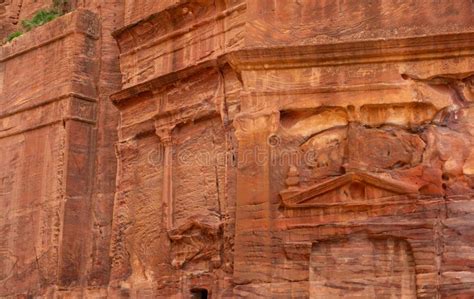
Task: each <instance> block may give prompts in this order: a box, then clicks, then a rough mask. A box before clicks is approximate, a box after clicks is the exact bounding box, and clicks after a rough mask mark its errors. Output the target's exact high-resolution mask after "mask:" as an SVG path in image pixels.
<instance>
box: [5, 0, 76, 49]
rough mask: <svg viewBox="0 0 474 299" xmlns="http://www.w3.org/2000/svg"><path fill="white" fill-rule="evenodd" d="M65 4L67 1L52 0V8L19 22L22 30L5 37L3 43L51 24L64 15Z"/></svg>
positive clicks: (39, 11)
mask: <svg viewBox="0 0 474 299" xmlns="http://www.w3.org/2000/svg"><path fill="white" fill-rule="evenodd" d="M67 3H68V0H54V1H53V5H52V8H50V9H40V10H38V11H37V12H36V13H35V15H34V16H33V17H32V18H31V19H29V20H23V21H21V25H22V27H23V30H18V31H15V32H12V33H10V34H9V35H8V36H7V38H6V41H5V43H8V42H11V41H12V40H14V39H15V38H17V37H19V36H21V35H22V34H23V33H24V32H28V31H30V30H32V29H33V28H36V27H39V26H42V25H44V24H46V23H48V22H51V21H52V20H54V19H56V18H57V17H60V16H62V15H63V14H64V13H66V5H67Z"/></svg>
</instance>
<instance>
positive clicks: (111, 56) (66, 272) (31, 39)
mask: <svg viewBox="0 0 474 299" xmlns="http://www.w3.org/2000/svg"><path fill="white" fill-rule="evenodd" d="M13 2H14V1H13ZM80 2H81V3H76V2H74V1H71V2H69V5H70V6H71V7H72V8H74V9H75V10H74V12H72V13H70V14H67V15H65V16H62V17H61V18H59V19H57V20H54V21H53V22H50V23H48V24H46V25H43V26H41V27H39V28H37V29H34V30H32V31H31V32H28V33H25V34H24V35H23V36H22V37H20V38H17V39H16V40H15V41H13V42H11V43H8V44H6V45H4V46H3V47H1V49H0V57H1V58H0V59H1V62H0V70H1V72H0V94H1V96H0V98H1V99H2V101H3V105H2V108H1V116H0V124H1V125H0V127H1V131H2V133H1V137H0V138H1V139H0V144H1V145H2V148H4V149H5V150H4V151H2V152H3V155H2V156H1V159H0V160H1V163H2V165H3V166H4V167H2V169H3V170H2V175H1V177H2V187H1V190H2V192H1V195H0V196H1V198H2V202H3V203H4V206H2V211H4V213H2V218H1V219H2V221H1V223H0V225H1V229H2V234H1V246H0V252H2V255H1V266H0V273H2V277H1V279H0V296H16V295H25V296H26V295H29V296H44V297H50V296H56V295H60V296H78V295H80V294H83V293H84V292H86V293H85V294H89V295H87V296H98V295H100V294H103V293H104V291H105V293H106V287H107V285H108V281H109V272H110V258H109V254H108V252H109V244H110V232H111V219H112V209H113V198H114V195H115V173H116V158H115V149H114V144H115V141H116V139H117V133H116V126H117V121H118V118H117V111H116V109H115V108H114V107H113V106H112V104H111V102H110V101H109V95H110V93H112V92H115V91H117V90H119V89H120V85H121V84H120V71H119V69H118V60H117V55H118V54H117V52H118V48H117V46H116V43H115V41H114V39H113V38H112V36H111V32H112V31H113V30H115V29H116V28H118V27H119V26H121V22H122V18H123V16H122V8H123V7H122V6H121V5H120V3H119V2H120V1H109V3H102V2H103V1H100V2H101V3H99V1H95V2H94V1H90V2H89V1H80ZM4 4H6V5H10V8H11V7H12V6H11V5H13V4H14V3H10V2H8V1H6V2H5V3H4ZM105 4H107V5H105ZM50 5H51V3H50V1H34V3H33V2H32V3H30V2H28V1H23V3H22V5H21V7H20V10H19V12H20V14H19V15H20V20H21V19H24V18H26V17H29V16H30V15H31V14H33V13H34V12H35V11H36V10H37V9H38V8H40V7H44V8H47V7H50ZM102 5H105V7H103V6H102ZM84 8H85V9H87V10H84ZM7 9H8V7H7ZM27 15H28V16H27ZM22 16H23V17H22ZM99 18H104V20H100V19H99ZM9 21H10V20H9V19H8V18H6V19H3V18H2V17H0V24H2V25H8V22H9ZM86 290H87V291H86ZM54 294H56V295H54ZM15 298H16V297H15Z"/></svg>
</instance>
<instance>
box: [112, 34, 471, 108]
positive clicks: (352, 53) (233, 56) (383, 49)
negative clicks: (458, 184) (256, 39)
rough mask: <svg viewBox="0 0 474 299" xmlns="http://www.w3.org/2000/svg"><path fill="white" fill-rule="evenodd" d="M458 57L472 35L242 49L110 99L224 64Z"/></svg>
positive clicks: (247, 66)
mask: <svg viewBox="0 0 474 299" xmlns="http://www.w3.org/2000/svg"><path fill="white" fill-rule="evenodd" d="M462 56H474V32H467V33H453V34H443V35H433V36H418V37H409V38H398V39H376V40H364V41H352V42H341V43H333V44H317V45H309V46H307V45H305V46H291V47H283V48H281V47H275V48H253V49H245V48H244V49H240V50H236V51H233V52H231V53H226V54H223V55H220V56H219V57H217V58H216V59H211V60H207V61H205V62H202V63H199V64H196V65H192V66H190V67H187V68H185V69H182V70H178V71H176V72H172V73H169V74H165V75H162V76H158V77H155V78H152V79H150V80H148V81H146V82H144V83H140V84H137V85H135V86H131V87H129V88H126V89H123V90H122V91H120V92H118V93H115V94H113V95H112V96H111V99H112V101H113V103H114V104H115V105H117V106H120V105H121V104H123V103H125V102H126V101H127V100H128V99H131V98H134V97H136V96H139V95H140V94H143V93H147V92H150V91H156V90H158V89H160V88H163V87H164V86H166V85H169V84H172V83H174V82H176V81H178V80H183V79H185V78H187V77H190V76H192V75H195V74H196V73H199V72H201V71H203V70H205V69H209V68H216V69H220V68H222V67H223V66H224V65H230V66H231V67H232V68H233V69H234V70H235V71H236V72H237V73H240V72H242V71H245V70H258V69H278V68H301V67H313V66H328V65H344V64H360V63H381V62H390V61H392V62H396V61H411V60H423V59H435V58H443V59H446V58H449V57H462Z"/></svg>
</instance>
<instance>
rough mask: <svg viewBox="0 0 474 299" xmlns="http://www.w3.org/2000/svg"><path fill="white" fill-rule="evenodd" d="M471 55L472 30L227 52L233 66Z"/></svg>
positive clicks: (473, 48)
mask: <svg viewBox="0 0 474 299" xmlns="http://www.w3.org/2000/svg"><path fill="white" fill-rule="evenodd" d="M471 55H474V32H465V33H452V34H440V35H429V36H426V35H424V36H413V37H407V38H393V39H372V40H358V41H347V42H340V43H330V44H315V45H305V46H290V47H275V48H251V49H249V48H246V49H242V50H238V51H235V52H232V53H229V54H227V57H226V60H227V62H228V63H229V64H230V65H231V66H233V67H234V68H235V69H237V70H239V71H242V70H250V69H278V68H296V67H308V66H327V65H344V64H359V63H378V62H388V61H409V60H422V59H434V58H443V59H446V58H449V57H461V56H471Z"/></svg>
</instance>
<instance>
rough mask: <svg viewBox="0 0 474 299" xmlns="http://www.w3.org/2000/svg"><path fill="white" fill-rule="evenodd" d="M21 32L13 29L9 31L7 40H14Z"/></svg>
mask: <svg viewBox="0 0 474 299" xmlns="http://www.w3.org/2000/svg"><path fill="white" fill-rule="evenodd" d="M22 34H23V32H21V31H15V32H12V33H10V34H9V35H8V36H7V42H11V41H12V40H14V39H15V38H17V37H19V36H21V35H22Z"/></svg>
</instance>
